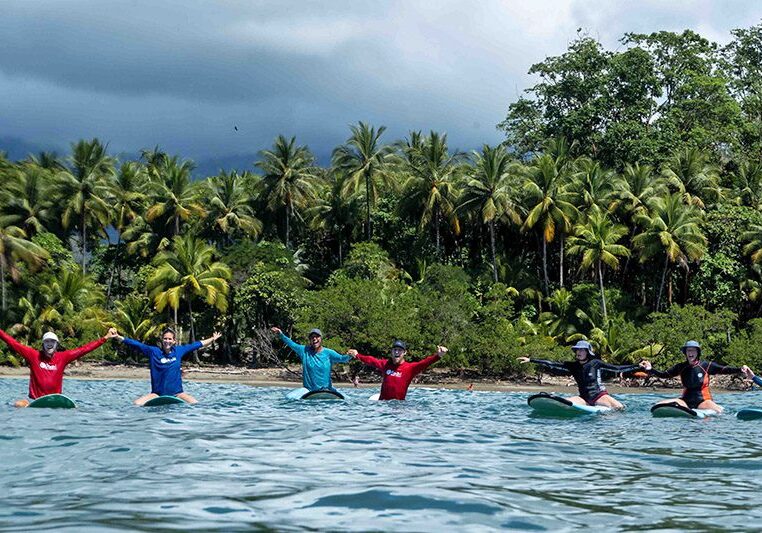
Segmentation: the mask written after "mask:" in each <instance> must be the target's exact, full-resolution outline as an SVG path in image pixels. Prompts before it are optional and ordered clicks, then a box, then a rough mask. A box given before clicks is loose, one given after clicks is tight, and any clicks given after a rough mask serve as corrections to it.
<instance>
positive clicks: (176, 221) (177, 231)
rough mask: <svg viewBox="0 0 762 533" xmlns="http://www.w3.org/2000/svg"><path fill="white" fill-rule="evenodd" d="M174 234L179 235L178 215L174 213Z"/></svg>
mask: <svg viewBox="0 0 762 533" xmlns="http://www.w3.org/2000/svg"><path fill="white" fill-rule="evenodd" d="M175 235H180V217H179V216H178V215H175Z"/></svg>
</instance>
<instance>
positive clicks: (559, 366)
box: [519, 357, 571, 375]
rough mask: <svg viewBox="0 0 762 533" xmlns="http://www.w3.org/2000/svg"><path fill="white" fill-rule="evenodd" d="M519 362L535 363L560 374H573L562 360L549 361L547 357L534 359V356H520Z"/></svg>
mask: <svg viewBox="0 0 762 533" xmlns="http://www.w3.org/2000/svg"><path fill="white" fill-rule="evenodd" d="M519 363H533V364H535V365H538V366H541V367H543V368H546V369H548V370H551V371H553V372H557V373H559V374H567V375H568V374H571V372H570V371H569V369H568V368H567V367H566V364H565V363H563V362H561V361H548V360H547V359H534V358H532V357H519Z"/></svg>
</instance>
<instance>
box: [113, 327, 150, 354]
mask: <svg viewBox="0 0 762 533" xmlns="http://www.w3.org/2000/svg"><path fill="white" fill-rule="evenodd" d="M115 331H116V330H115ZM114 338H115V339H116V340H117V341H119V342H121V343H122V344H124V345H125V346H129V347H130V348H134V349H135V350H137V351H138V352H140V353H142V354H143V355H145V356H150V355H151V347H150V346H148V345H147V344H143V343H142V342H140V341H136V340H135V339H131V338H129V337H123V336H121V335H119V334H118V333H117V334H116V335H115V336H114Z"/></svg>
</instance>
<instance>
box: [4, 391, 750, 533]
mask: <svg viewBox="0 0 762 533" xmlns="http://www.w3.org/2000/svg"><path fill="white" fill-rule="evenodd" d="M146 385H147V383H143V382H135V381H78V380H72V379H69V380H67V381H66V382H65V384H64V392H65V393H67V395H69V396H70V397H72V398H73V399H74V400H75V401H77V402H78V405H79V407H78V409H72V410H47V409H14V408H13V407H10V405H9V404H10V402H12V401H13V400H14V399H17V398H20V397H23V396H24V394H25V392H26V386H27V383H26V381H22V380H11V379H0V530H2V531H108V530H110V531H137V530H143V531H213V530H218V531H244V530H245V531H252V530H275V531H305V530H315V531H327V530H330V531H344V530H359V531H390V530H395V531H436V532H442V533H444V532H445V531H490V530H517V531H578V530H582V529H585V530H594V531H635V530H660V531H685V530H697V531H708V530H727V531H758V530H759V529H760V525H759V524H760V523H762V497H760V486H761V485H762V479H761V478H760V476H761V475H762V421H759V422H753V421H752V422H742V421H739V420H737V419H736V418H735V416H733V412H734V411H735V410H736V409H738V408H741V407H745V406H754V405H758V406H762V393H754V392H749V393H737V394H724V395H723V394H718V395H716V399H717V401H718V402H719V403H722V404H724V405H725V407H726V408H727V409H728V412H727V413H726V414H725V415H723V416H722V417H718V418H710V419H705V420H687V419H654V418H652V417H651V415H650V413H649V410H648V408H649V406H650V405H651V404H652V403H654V402H655V401H656V400H658V399H661V398H663V397H665V396H664V395H656V394H631V395H628V394H622V395H619V396H618V397H619V398H620V399H621V400H623V401H624V402H625V403H626V404H627V410H626V411H625V412H623V413H614V414H606V415H593V416H589V417H586V418H582V419H580V418H577V419H549V418H537V417H534V416H532V415H531V413H530V409H529V408H528V407H527V405H526V398H527V396H528V393H499V392H467V391H448V390H428V389H413V390H411V392H410V394H409V395H408V398H409V400H408V401H407V402H369V401H367V397H368V396H369V395H370V394H371V393H372V392H375V391H373V390H370V389H349V390H346V389H345V391H346V393H347V397H348V399H347V401H345V402H288V401H285V400H284V398H283V396H284V394H285V393H286V392H287V391H288V390H289V389H285V388H275V387H270V388H252V387H247V386H241V385H218V384H204V383H188V384H186V390H187V391H188V392H190V393H191V394H194V395H195V396H196V397H197V398H198V399H199V400H201V402H202V403H200V404H199V405H196V406H185V405H183V406H169V407H159V408H152V409H148V408H139V407H134V406H133V405H131V400H132V399H133V398H135V397H137V396H139V395H141V394H144V393H145V392H146ZM669 392H674V391H668V392H667V394H666V396H667V397H668V396H669Z"/></svg>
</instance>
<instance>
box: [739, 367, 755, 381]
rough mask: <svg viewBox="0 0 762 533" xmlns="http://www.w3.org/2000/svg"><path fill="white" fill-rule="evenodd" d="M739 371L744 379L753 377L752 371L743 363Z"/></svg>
mask: <svg viewBox="0 0 762 533" xmlns="http://www.w3.org/2000/svg"><path fill="white" fill-rule="evenodd" d="M741 372H743V377H745V378H746V379H754V372H753V371H752V370H751V368H749V367H748V366H746V365H743V366H742V367H741Z"/></svg>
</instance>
